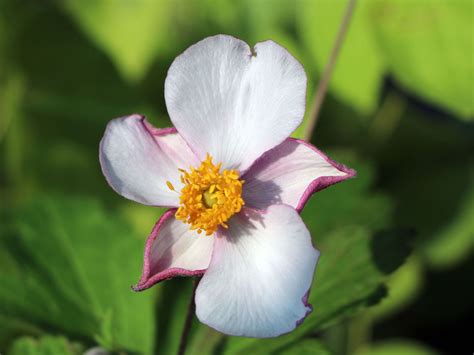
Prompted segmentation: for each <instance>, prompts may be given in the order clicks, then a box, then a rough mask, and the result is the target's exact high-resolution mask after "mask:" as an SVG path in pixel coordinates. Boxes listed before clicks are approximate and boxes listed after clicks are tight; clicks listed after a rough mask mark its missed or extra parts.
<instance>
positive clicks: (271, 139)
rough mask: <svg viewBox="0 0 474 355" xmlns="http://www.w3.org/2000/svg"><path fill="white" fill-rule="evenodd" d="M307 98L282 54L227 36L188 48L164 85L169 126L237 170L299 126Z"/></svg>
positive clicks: (299, 70)
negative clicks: (173, 126) (172, 125)
mask: <svg viewBox="0 0 474 355" xmlns="http://www.w3.org/2000/svg"><path fill="white" fill-rule="evenodd" d="M305 96H306V74H305V72H304V70H303V67H302V66H301V64H300V63H299V62H298V61H297V60H296V59H295V58H293V57H292V56H291V54H290V53H288V51H287V50H286V49H284V48H283V47H281V46H279V45H278V44H276V43H275V42H272V41H266V42H261V43H258V44H257V45H256V46H255V47H254V49H253V50H252V49H251V48H250V47H249V46H248V45H247V44H246V43H245V42H243V41H241V40H239V39H236V38H234V37H231V36H225V35H218V36H214V37H208V38H206V39H204V40H202V41H200V42H198V43H196V44H195V45H193V46H191V47H189V48H188V49H187V50H186V51H184V53H183V54H181V55H180V56H178V57H177V58H176V59H175V61H174V62H173V64H172V65H171V67H170V69H169V71H168V76H167V78H166V82H165V99H166V105H167V108H168V112H169V114H170V118H171V121H172V122H173V124H174V125H175V127H176V128H177V129H178V131H179V133H180V134H181V135H182V136H183V138H184V139H185V140H186V141H187V142H188V143H189V145H190V146H191V148H192V149H193V151H195V152H196V154H197V155H198V157H199V158H201V159H204V158H205V156H206V153H210V154H211V155H212V156H213V157H214V161H215V162H216V163H222V164H223V165H222V167H223V168H225V169H228V168H232V169H238V170H240V171H244V170H246V169H247V168H248V167H249V166H250V165H251V164H252V163H253V162H254V161H255V160H256V159H257V158H258V157H259V156H260V155H261V154H262V153H264V152H265V151H267V150H269V149H271V148H273V147H274V146H276V145H278V144H280V143H281V142H282V141H283V140H285V139H286V138H287V137H288V136H289V135H290V133H291V132H292V131H293V130H294V129H295V128H296V127H297V126H298V125H299V124H300V123H301V121H302V119H303V115H304V110H305Z"/></svg>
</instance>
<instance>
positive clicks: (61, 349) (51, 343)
mask: <svg viewBox="0 0 474 355" xmlns="http://www.w3.org/2000/svg"><path fill="white" fill-rule="evenodd" d="M83 353H84V348H83V346H82V345H80V344H79V343H75V342H70V341H68V340H67V339H66V338H64V337H61V336H50V335H45V336H43V337H41V338H39V339H35V338H30V337H23V338H20V339H18V340H16V341H15V342H14V343H13V345H12V346H11V348H10V349H9V350H8V352H7V355H80V354H83Z"/></svg>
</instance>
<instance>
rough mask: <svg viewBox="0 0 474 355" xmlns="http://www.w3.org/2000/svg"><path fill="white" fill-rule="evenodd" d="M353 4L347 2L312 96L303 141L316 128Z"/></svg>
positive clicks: (352, 2) (307, 138) (354, 1)
mask: <svg viewBox="0 0 474 355" xmlns="http://www.w3.org/2000/svg"><path fill="white" fill-rule="evenodd" d="M355 4H356V0H348V2H347V7H346V11H345V13H344V17H343V19H342V22H341V26H340V27H339V32H338V33H337V37H336V41H335V42H334V45H333V47H332V51H331V56H330V57H329V61H328V63H327V64H326V67H325V68H324V72H323V76H322V78H321V81H320V82H319V86H318V91H316V95H315V96H314V101H313V104H312V109H311V114H310V116H309V117H310V118H309V121H308V124H307V126H306V128H305V131H304V136H303V138H304V140H306V141H309V140H311V136H312V134H313V130H314V128H315V127H316V123H317V122H318V118H319V112H320V111H321V106H322V104H323V101H324V98H325V96H326V92H327V89H328V84H329V79H331V74H332V71H333V69H334V65H335V64H336V60H337V57H338V55H339V50H340V49H341V45H342V43H343V42H344V38H345V35H346V32H347V29H348V27H349V23H350V20H351V17H352V13H353V12H354V7H355Z"/></svg>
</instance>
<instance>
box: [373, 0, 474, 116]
mask: <svg viewBox="0 0 474 355" xmlns="http://www.w3.org/2000/svg"><path fill="white" fill-rule="evenodd" d="M370 13H371V19H372V21H373V23H374V32H375V34H376V35H377V43H378V45H379V48H380V50H381V52H382V53H383V56H384V58H385V60H386V63H387V66H388V68H389V70H390V72H391V73H392V74H393V75H394V76H395V78H396V79H397V81H399V82H400V83H401V84H402V85H403V86H404V87H406V88H407V89H408V90H409V91H411V92H413V93H414V94H415V95H417V96H420V97H421V98H423V99H425V100H427V101H429V102H430V103H432V104H434V105H439V106H441V107H442V108H444V109H446V110H447V111H450V112H453V113H455V114H456V115H458V116H459V117H460V118H464V119H472V118H473V117H474V90H473V88H472V85H473V83H474V60H473V57H472V55H473V49H474V42H473V35H472V31H473V28H472V24H473V20H474V11H473V5H472V1H470V0H453V1H430V0H420V1H404V0H397V1H393V0H390V1H386V0H384V1H374V2H373V8H372V11H371V12H370Z"/></svg>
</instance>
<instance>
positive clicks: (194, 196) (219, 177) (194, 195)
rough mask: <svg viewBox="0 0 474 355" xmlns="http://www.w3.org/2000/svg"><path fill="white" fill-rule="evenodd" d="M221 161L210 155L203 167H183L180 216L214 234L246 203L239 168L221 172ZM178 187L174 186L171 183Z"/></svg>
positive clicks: (169, 185) (182, 219)
mask: <svg viewBox="0 0 474 355" xmlns="http://www.w3.org/2000/svg"><path fill="white" fill-rule="evenodd" d="M220 168H221V164H218V165H217V166H216V165H214V164H213V163H212V157H211V156H210V155H209V154H207V157H206V159H205V160H204V161H203V162H202V163H201V165H200V166H199V168H197V169H194V168H191V169H190V170H191V171H190V172H187V171H186V170H183V169H179V171H180V172H181V173H182V174H181V182H182V183H183V184H184V187H183V188H182V189H181V196H180V207H179V208H178V210H177V211H176V214H175V216H176V218H177V219H179V220H181V221H183V222H185V223H188V224H190V225H191V229H192V230H197V232H198V233H201V232H202V231H205V232H206V235H211V234H213V233H214V232H215V231H216V230H217V228H218V227H219V226H222V227H224V228H228V226H227V224H226V223H225V222H226V221H227V220H229V218H230V217H232V216H233V215H234V214H235V213H237V212H239V211H240V209H241V208H242V206H243V205H244V200H243V199H242V185H243V183H244V180H239V177H240V176H239V173H238V172H237V171H236V170H223V171H222V172H221V171H220ZM167 185H168V187H169V188H170V189H171V190H174V187H173V185H171V183H169V182H167Z"/></svg>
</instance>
